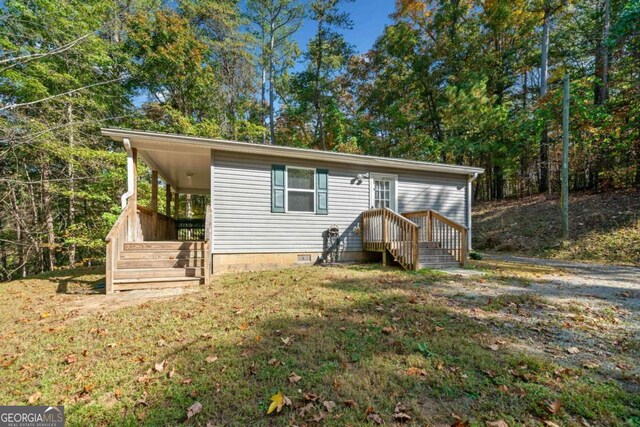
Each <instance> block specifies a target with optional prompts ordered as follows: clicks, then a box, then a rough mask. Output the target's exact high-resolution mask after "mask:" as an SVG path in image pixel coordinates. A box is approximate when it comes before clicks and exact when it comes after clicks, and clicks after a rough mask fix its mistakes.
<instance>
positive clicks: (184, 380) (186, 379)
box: [182, 378, 193, 384]
mask: <svg viewBox="0 0 640 427" xmlns="http://www.w3.org/2000/svg"><path fill="white" fill-rule="evenodd" d="M192 382H193V380H192V379H191V378H185V379H183V380H182V384H191V383H192Z"/></svg>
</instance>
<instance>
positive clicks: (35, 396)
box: [29, 391, 42, 405]
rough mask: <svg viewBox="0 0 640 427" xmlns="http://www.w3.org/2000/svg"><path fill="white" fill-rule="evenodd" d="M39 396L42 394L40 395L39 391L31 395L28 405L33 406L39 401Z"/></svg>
mask: <svg viewBox="0 0 640 427" xmlns="http://www.w3.org/2000/svg"><path fill="white" fill-rule="evenodd" d="M41 396H42V393H40V392H39V391H36V392H35V393H33V394H32V395H31V396H29V405H33V404H34V403H36V402H37V401H38V400H40V397H41Z"/></svg>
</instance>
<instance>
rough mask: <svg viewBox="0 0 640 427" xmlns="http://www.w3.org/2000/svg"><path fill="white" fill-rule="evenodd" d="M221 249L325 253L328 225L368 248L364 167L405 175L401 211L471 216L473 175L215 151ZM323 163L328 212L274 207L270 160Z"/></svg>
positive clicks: (216, 246) (346, 245) (351, 243)
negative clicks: (468, 198) (362, 224)
mask: <svg viewBox="0 0 640 427" xmlns="http://www.w3.org/2000/svg"><path fill="white" fill-rule="evenodd" d="M212 163H213V174H212V180H213V203H212V204H213V245H212V250H213V252H214V253H219V254H224V253H269V252H271V253H274V252H322V251H323V244H324V239H323V232H324V231H325V230H326V229H328V228H329V227H330V226H332V225H337V226H338V228H339V229H340V232H341V238H342V241H343V250H345V251H361V250H362V246H361V243H362V240H361V239H362V238H361V236H360V235H356V234H355V233H354V228H355V227H356V226H357V225H358V224H359V221H360V218H359V216H360V214H361V213H362V211H365V210H367V209H369V180H368V179H364V180H363V181H362V183H360V184H358V183H356V182H355V180H354V178H355V176H356V175H357V174H359V173H360V174H367V173H368V172H381V173H389V174H394V175H397V176H398V185H397V193H398V206H399V211H400V212H405V211H415V210H422V209H428V208H432V209H435V210H437V211H439V212H441V213H443V214H444V215H447V216H449V217H450V218H452V219H454V220H456V221H459V222H462V223H465V219H466V207H465V195H466V177H465V176H459V175H458V176H456V175H442V174H433V173H420V172H411V171H408V172H403V171H396V170H388V169H374V170H366V168H364V167H362V166H349V165H346V164H331V163H324V162H315V161H306V160H303V159H289V158H279V157H268V156H257V155H249V154H242V153H231V152H225V151H214V152H213V162H212ZM274 164H277V165H286V166H289V167H295V166H299V167H308V168H321V169H327V170H328V171H329V214H328V215H315V214H313V213H292V212H288V213H272V212H271V166H272V165H274Z"/></svg>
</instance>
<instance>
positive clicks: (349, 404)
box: [342, 399, 358, 408]
mask: <svg viewBox="0 0 640 427" xmlns="http://www.w3.org/2000/svg"><path fill="white" fill-rule="evenodd" d="M342 403H344V406H346V407H348V408H357V407H358V404H357V403H356V402H355V400H351V399H347V400H344V401H343V402H342Z"/></svg>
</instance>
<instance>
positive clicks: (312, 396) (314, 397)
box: [302, 393, 318, 402]
mask: <svg viewBox="0 0 640 427" xmlns="http://www.w3.org/2000/svg"><path fill="white" fill-rule="evenodd" d="M302 396H303V397H304V400H308V401H309V402H315V401H316V400H318V395H317V394H315V393H304V394H303V395H302Z"/></svg>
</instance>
